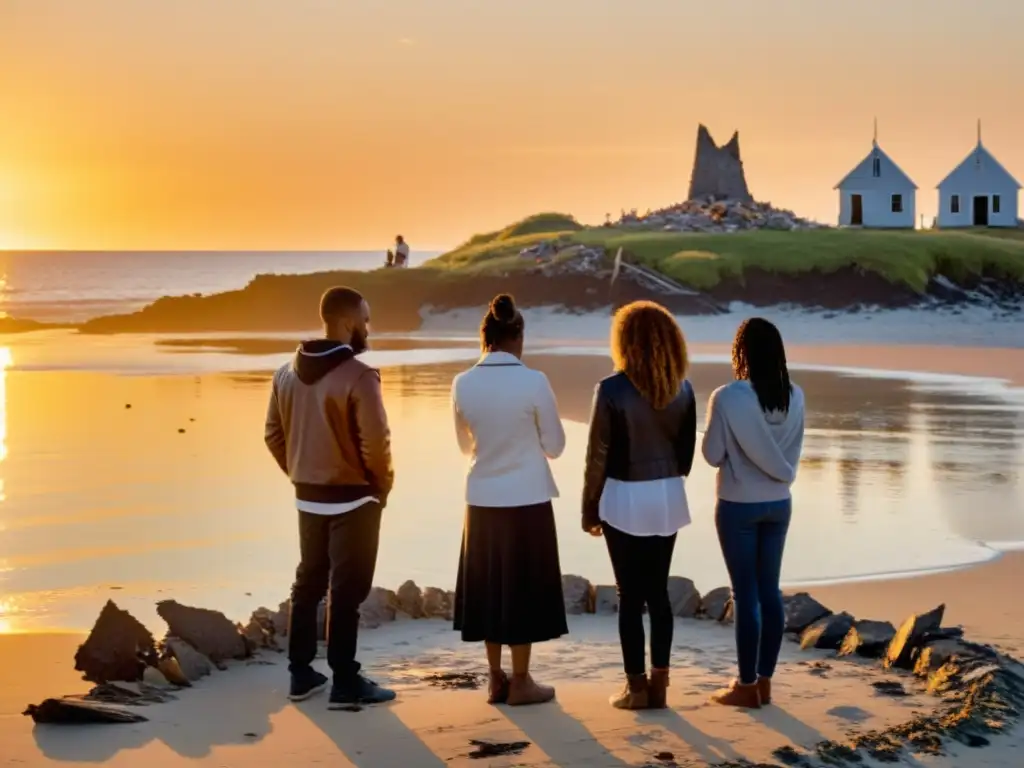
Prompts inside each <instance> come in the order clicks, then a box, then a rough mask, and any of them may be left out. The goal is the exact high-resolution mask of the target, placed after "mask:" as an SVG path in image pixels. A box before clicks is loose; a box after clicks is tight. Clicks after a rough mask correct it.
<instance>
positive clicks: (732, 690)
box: [711, 680, 761, 709]
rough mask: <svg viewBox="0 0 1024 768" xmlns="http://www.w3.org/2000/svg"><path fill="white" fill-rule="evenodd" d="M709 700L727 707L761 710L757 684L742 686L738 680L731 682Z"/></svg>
mask: <svg viewBox="0 0 1024 768" xmlns="http://www.w3.org/2000/svg"><path fill="white" fill-rule="evenodd" d="M711 700H712V701H713V702H715V703H716V704H723V705H724V706H727V707H741V708H743V709H760V708H761V694H760V693H759V692H758V687H757V683H751V684H750V685H743V684H742V683H741V682H740V681H739V680H733V681H732V684H731V685H730V686H729V687H728V688H723V689H722V690H720V691H717V692H716V693H715V694H714V695H713V696H712V697H711Z"/></svg>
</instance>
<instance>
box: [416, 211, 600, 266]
mask: <svg viewBox="0 0 1024 768" xmlns="http://www.w3.org/2000/svg"><path fill="white" fill-rule="evenodd" d="M582 229H583V226H582V225H581V224H580V223H579V222H578V221H576V219H574V218H573V217H572V216H566V215H565V214H562V213H538V214H536V215H534V216H529V217H527V218H525V219H523V220H522V221H517V222H516V223H514V224H510V225H509V226H507V227H505V228H504V229H501V230H498V231H497V232H488V233H486V234H482V235H474V236H473V237H471V238H470V239H469V240H468V241H466V242H465V243H463V244H462V245H460V246H459V247H458V248H456V249H455V250H454V251H449V252H448V253H446V254H443V255H441V256H438V257H437V258H436V259H431V260H430V261H428V262H427V263H426V264H425V265H424V266H427V267H432V268H436V269H458V270H460V271H467V272H478V271H481V270H484V271H501V272H504V271H508V270H512V269H519V268H524V267H527V266H531V265H532V264H533V262H532V261H531V260H530V259H522V258H520V257H519V252H520V251H521V250H522V249H523V248H528V247H530V246H532V245H536V244H538V243H541V242H543V241H545V240H553V239H557V238H562V239H567V238H569V237H570V236H572V235H573V234H574V233H576V232H580V231H582Z"/></svg>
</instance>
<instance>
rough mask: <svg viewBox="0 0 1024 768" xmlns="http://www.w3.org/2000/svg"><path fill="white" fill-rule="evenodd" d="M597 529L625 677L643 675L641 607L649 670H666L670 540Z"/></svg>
mask: <svg viewBox="0 0 1024 768" xmlns="http://www.w3.org/2000/svg"><path fill="white" fill-rule="evenodd" d="M602 529H603V531H604V540H605V541H606V542H607V544H608V554H609V555H610V556H611V559H612V570H614V571H615V583H616V586H617V587H618V592H619V640H620V642H621V643H622V662H623V665H624V666H625V668H626V674H627V675H642V674H644V672H646V671H647V667H646V665H645V664H644V651H645V649H644V619H643V613H644V605H646V606H647V613H648V615H649V616H650V620H651V666H652V667H653V668H655V669H664V668H667V667H668V660H669V655H670V654H671V651H672V627H673V621H674V620H673V618H672V604H671V603H670V602H669V599H668V571H669V568H670V567H671V565H672V552H673V550H675V547H676V534H674V533H673V534H672V535H671V536H633V535H632V534H629V533H625V532H624V531H620V530H619V529H618V528H615V527H613V526H611V525H609V524H608V523H602Z"/></svg>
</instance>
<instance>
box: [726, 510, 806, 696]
mask: <svg viewBox="0 0 1024 768" xmlns="http://www.w3.org/2000/svg"><path fill="white" fill-rule="evenodd" d="M792 508H793V502H792V500H790V499H784V500H782V501H765V502H758V503H752V504H742V503H740V502H736V501H725V500H723V499H719V501H718V506H717V508H716V509H715V527H716V528H717V529H718V541H719V543H720V544H721V545H722V554H723V555H724V556H725V565H726V567H727V568H728V569H729V579H730V581H732V600H733V613H734V615H735V620H736V655H737V657H738V662H739V668H740V682H741V683H744V684H749V683H754V682H756V681H757V677H758V675H760V676H761V677H771V676H772V674H774V672H775V665H776V664H777V663H778V661H779V651H780V650H781V649H782V633H783V630H784V629H785V625H786V613H785V610H784V609H783V607H782V591H781V590H780V589H779V578H780V574H781V572H782V552H783V550H784V549H785V546H786V532H787V531H788V530H789V518H790V514H791V512H792Z"/></svg>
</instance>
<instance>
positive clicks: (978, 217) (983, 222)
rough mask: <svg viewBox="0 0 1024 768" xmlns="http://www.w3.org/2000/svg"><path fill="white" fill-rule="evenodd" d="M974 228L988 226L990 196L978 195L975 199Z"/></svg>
mask: <svg viewBox="0 0 1024 768" xmlns="http://www.w3.org/2000/svg"><path fill="white" fill-rule="evenodd" d="M974 226H976V227H987V226H988V196H987V195H985V196H982V195H978V196H977V197H975V198H974Z"/></svg>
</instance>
